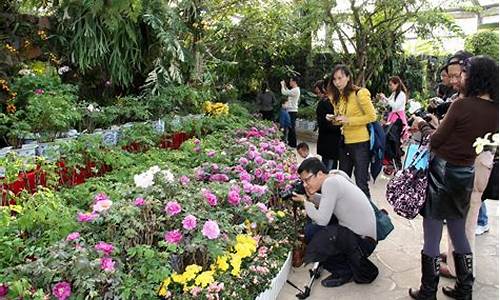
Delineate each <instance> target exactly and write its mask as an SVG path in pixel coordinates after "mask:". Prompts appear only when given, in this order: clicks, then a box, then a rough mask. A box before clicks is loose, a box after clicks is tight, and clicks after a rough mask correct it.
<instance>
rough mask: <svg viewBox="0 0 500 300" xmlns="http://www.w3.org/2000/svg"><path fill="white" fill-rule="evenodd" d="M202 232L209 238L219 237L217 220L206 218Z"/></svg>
mask: <svg viewBox="0 0 500 300" xmlns="http://www.w3.org/2000/svg"><path fill="white" fill-rule="evenodd" d="M202 234H203V235H204V236H206V237H207V238H208V239H209V240H214V239H216V238H218V237H219V235H220V230H219V225H218V224H217V222H215V221H212V220H208V221H206V222H205V224H204V225H203V230H202Z"/></svg>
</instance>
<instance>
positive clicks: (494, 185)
mask: <svg viewBox="0 0 500 300" xmlns="http://www.w3.org/2000/svg"><path fill="white" fill-rule="evenodd" d="M486 199H491V200H498V156H497V157H495V159H494V160H493V168H492V169H491V173H490V178H489V179H488V185H487V186H486V189H484V192H483V195H482V196H481V200H483V201H484V200H486Z"/></svg>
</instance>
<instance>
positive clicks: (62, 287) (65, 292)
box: [52, 281, 71, 300]
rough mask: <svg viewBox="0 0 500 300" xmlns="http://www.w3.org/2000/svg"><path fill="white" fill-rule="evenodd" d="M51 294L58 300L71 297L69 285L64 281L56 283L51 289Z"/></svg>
mask: <svg viewBox="0 0 500 300" xmlns="http://www.w3.org/2000/svg"><path fill="white" fill-rule="evenodd" d="M52 294H53V295H54V297H56V298H57V299H58V300H66V299H68V298H69V296H71V285H70V284H69V283H68V282H66V281H61V282H58V283H56V285H54V287H53V288H52Z"/></svg>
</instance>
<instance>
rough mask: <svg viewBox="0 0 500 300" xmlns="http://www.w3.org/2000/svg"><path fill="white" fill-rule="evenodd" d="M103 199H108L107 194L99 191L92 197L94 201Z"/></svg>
mask: <svg viewBox="0 0 500 300" xmlns="http://www.w3.org/2000/svg"><path fill="white" fill-rule="evenodd" d="M104 200H109V198H108V196H107V195H106V194H105V193H99V194H97V195H95V197H94V203H97V202H99V201H104Z"/></svg>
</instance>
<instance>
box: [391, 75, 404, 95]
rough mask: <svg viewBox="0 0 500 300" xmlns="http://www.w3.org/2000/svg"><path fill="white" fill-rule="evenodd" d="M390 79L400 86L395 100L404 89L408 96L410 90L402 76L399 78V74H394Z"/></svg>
mask: <svg viewBox="0 0 500 300" xmlns="http://www.w3.org/2000/svg"><path fill="white" fill-rule="evenodd" d="M389 81H390V82H392V83H394V84H397V85H398V88H397V89H396V92H395V93H394V100H396V98H397V97H398V95H399V93H401V91H403V92H404V93H405V94H406V97H408V90H407V89H406V86H405V85H404V83H403V80H401V78H399V76H392V77H391V78H389Z"/></svg>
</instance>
